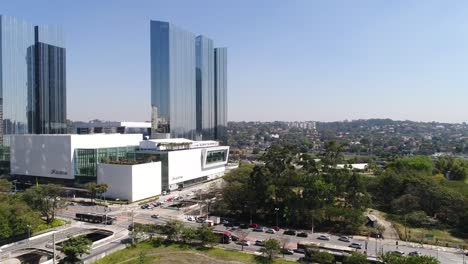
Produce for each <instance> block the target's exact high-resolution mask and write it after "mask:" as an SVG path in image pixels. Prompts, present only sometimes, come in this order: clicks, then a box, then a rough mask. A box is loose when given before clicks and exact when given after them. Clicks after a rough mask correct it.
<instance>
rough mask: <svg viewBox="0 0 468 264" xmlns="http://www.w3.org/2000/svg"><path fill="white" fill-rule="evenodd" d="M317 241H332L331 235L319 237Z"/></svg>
mask: <svg viewBox="0 0 468 264" xmlns="http://www.w3.org/2000/svg"><path fill="white" fill-rule="evenodd" d="M317 239H320V240H330V236H329V235H321V236H319V237H317Z"/></svg>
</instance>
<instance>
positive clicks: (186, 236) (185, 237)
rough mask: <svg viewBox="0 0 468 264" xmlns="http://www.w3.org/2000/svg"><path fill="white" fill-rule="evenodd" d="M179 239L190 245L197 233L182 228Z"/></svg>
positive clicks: (187, 228)
mask: <svg viewBox="0 0 468 264" xmlns="http://www.w3.org/2000/svg"><path fill="white" fill-rule="evenodd" d="M181 237H182V241H183V242H184V243H187V244H190V243H192V241H193V240H194V239H195V238H197V232H195V230H194V229H192V228H190V227H184V229H183V230H182V235H181Z"/></svg>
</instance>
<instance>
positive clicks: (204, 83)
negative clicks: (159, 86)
mask: <svg viewBox="0 0 468 264" xmlns="http://www.w3.org/2000/svg"><path fill="white" fill-rule="evenodd" d="M195 52H196V78H197V82H196V91H197V104H196V109H197V133H198V135H201V138H202V139H203V140H213V139H215V138H216V135H215V115H216V114H215V97H214V96H215V90H214V49H213V41H212V40H211V39H209V38H207V37H205V36H198V37H197V38H196V40H195Z"/></svg>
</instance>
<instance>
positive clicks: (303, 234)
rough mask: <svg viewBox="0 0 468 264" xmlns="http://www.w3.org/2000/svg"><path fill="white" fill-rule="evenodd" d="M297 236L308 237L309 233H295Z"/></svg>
mask: <svg viewBox="0 0 468 264" xmlns="http://www.w3.org/2000/svg"><path fill="white" fill-rule="evenodd" d="M297 236H298V237H308V236H309V235H308V234H307V233H306V232H300V233H297Z"/></svg>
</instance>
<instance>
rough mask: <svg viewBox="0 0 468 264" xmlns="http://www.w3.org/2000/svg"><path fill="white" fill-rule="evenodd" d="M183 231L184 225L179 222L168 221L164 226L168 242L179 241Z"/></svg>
mask: <svg viewBox="0 0 468 264" xmlns="http://www.w3.org/2000/svg"><path fill="white" fill-rule="evenodd" d="M183 229H184V224H183V223H182V222H181V221H179V220H171V221H168V222H167V223H166V225H165V233H166V235H167V238H168V239H169V240H173V241H179V240H180V236H181V234H182V230H183Z"/></svg>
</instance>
